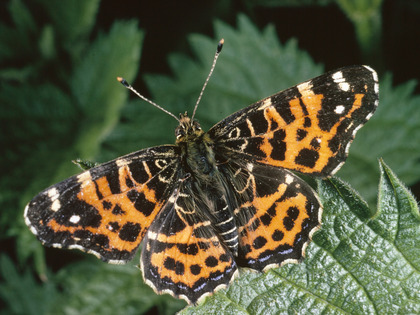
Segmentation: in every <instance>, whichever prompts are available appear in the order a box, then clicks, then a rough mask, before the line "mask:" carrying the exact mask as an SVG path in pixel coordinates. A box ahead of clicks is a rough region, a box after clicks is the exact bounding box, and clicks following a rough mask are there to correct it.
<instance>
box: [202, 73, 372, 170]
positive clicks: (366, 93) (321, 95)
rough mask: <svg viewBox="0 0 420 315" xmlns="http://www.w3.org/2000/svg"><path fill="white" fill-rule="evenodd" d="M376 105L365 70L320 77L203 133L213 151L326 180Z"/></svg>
mask: <svg viewBox="0 0 420 315" xmlns="http://www.w3.org/2000/svg"><path fill="white" fill-rule="evenodd" d="M377 105H378V78H377V75H376V72H374V71H373V70H372V69H371V68H369V67H367V66H353V67H346V68H342V69H339V70H336V71H334V72H329V73H326V74H323V75H321V76H319V77H317V78H314V79H312V80H309V81H306V82H303V83H301V84H298V85H296V86H294V87H291V88H289V89H287V90H285V91H282V92H280V93H277V94H275V95H273V96H271V97H267V98H265V99H263V100H261V101H259V102H257V103H255V104H253V105H251V106H248V107H247V108H244V109H243V110H240V111H239V112H237V113H235V114H233V115H231V116H229V117H227V118H226V119H224V120H222V121H221V122H219V123H218V124H216V125H215V126H214V127H213V128H211V129H210V130H209V132H208V133H209V135H210V136H211V137H212V138H213V139H214V140H215V142H216V143H217V148H216V150H219V151H226V154H229V152H230V155H233V156H237V157H240V158H243V159H247V160H251V161H255V162H258V163H264V164H267V165H271V166H277V167H282V168H287V169H290V170H294V171H299V172H302V173H306V174H312V175H318V176H330V175H332V174H334V173H335V172H336V171H337V170H338V169H339V168H340V167H341V166H342V164H343V163H344V161H345V159H346V157H347V155H348V151H349V146H350V143H351V142H352V140H353V139H354V136H355V134H356V132H357V130H359V129H360V127H362V126H363V124H364V123H365V122H366V121H367V120H368V119H369V118H370V117H371V116H372V114H373V112H374V111H375V109H376V107H377Z"/></svg>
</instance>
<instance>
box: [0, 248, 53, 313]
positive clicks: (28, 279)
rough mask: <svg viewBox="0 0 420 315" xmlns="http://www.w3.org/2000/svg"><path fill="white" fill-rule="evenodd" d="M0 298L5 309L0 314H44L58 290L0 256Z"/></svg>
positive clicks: (5, 257)
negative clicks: (40, 282)
mask: <svg viewBox="0 0 420 315" xmlns="http://www.w3.org/2000/svg"><path fill="white" fill-rule="evenodd" d="M0 276H1V279H2V281H1V282H0V299H1V300H3V301H4V303H5V306H6V307H7V309H6V310H4V311H2V314H27V315H32V314H33V315H38V314H46V312H47V310H48V309H49V308H50V307H51V306H52V304H53V302H54V300H55V299H56V297H57V295H58V292H57V291H56V289H55V287H54V286H53V285H52V284H51V283H49V282H46V283H44V284H42V285H40V284H38V283H37V281H36V280H35V279H34V277H33V276H32V274H31V273H30V271H29V270H24V271H23V272H21V271H19V270H18V269H17V268H16V267H15V265H14V264H13V262H12V261H11V259H10V258H8V257H7V256H5V255H1V256H0Z"/></svg>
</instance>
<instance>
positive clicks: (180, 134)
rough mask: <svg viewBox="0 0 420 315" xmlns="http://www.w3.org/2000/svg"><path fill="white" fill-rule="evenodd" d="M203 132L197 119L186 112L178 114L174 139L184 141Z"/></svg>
mask: <svg viewBox="0 0 420 315" xmlns="http://www.w3.org/2000/svg"><path fill="white" fill-rule="evenodd" d="M202 133H203V130H202V129H201V127H200V124H199V123H198V121H196V120H193V119H191V118H190V117H188V114H187V112H185V113H184V114H179V125H178V127H177V128H176V129H175V136H176V141H177V142H178V143H179V142H184V141H187V140H189V139H191V138H193V137H194V138H195V137H197V136H199V135H201V134H202Z"/></svg>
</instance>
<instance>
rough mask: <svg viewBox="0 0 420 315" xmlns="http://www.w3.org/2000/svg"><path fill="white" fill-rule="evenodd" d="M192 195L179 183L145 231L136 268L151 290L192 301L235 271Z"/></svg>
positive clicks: (227, 280) (228, 279) (229, 255)
mask: <svg viewBox="0 0 420 315" xmlns="http://www.w3.org/2000/svg"><path fill="white" fill-rule="evenodd" d="M203 197H204V196H193V195H192V194H191V190H190V189H187V188H185V186H184V185H183V184H181V185H180V187H179V189H176V190H175V191H174V193H173V195H172V196H171V198H170V199H169V202H168V203H167V205H166V206H165V208H164V209H163V211H161V213H160V214H159V215H158V216H157V218H156V219H155V221H154V222H153V223H152V225H151V226H150V228H149V230H148V231H147V233H146V237H145V239H144V243H143V246H142V255H141V269H142V273H143V277H144V280H145V282H146V283H147V284H148V285H150V286H151V287H152V288H154V290H155V292H156V293H169V294H171V295H172V296H175V297H177V298H182V299H184V300H186V301H187V302H188V303H197V302H198V301H200V300H202V299H203V298H204V297H205V296H207V295H209V294H212V293H213V292H214V291H216V290H218V289H219V288H223V287H226V286H227V285H228V284H229V283H230V282H231V281H232V280H233V278H234V277H235V275H236V274H237V272H238V271H237V265H236V262H235V260H234V258H233V255H232V252H231V251H230V250H228V249H227V248H226V247H225V246H224V245H223V244H222V242H220V240H219V238H218V236H217V234H216V233H215V231H214V229H213V226H212V225H211V222H210V220H209V219H208V218H205V217H204V216H202V215H200V212H201V209H199V208H198V207H197V203H196V202H195V201H194V200H196V198H203Z"/></svg>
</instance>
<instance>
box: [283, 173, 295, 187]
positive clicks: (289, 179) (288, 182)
mask: <svg viewBox="0 0 420 315" xmlns="http://www.w3.org/2000/svg"><path fill="white" fill-rule="evenodd" d="M285 181H286V184H287V185H290V184H291V183H293V176H291V175H289V174H286V180H285Z"/></svg>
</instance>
